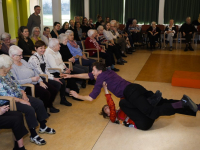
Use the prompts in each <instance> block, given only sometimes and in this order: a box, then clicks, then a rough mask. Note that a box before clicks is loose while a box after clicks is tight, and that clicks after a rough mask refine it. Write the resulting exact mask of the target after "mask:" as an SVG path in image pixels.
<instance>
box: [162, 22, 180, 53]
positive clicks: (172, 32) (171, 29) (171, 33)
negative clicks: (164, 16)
mask: <svg viewBox="0 0 200 150" xmlns="http://www.w3.org/2000/svg"><path fill="white" fill-rule="evenodd" d="M176 36H177V34H176V27H175V26H174V20H173V19H171V20H169V25H168V26H167V27H166V28H165V37H166V38H167V40H166V42H165V43H166V45H165V47H166V46H167V44H168V43H169V45H170V51H172V45H173V38H176Z"/></svg>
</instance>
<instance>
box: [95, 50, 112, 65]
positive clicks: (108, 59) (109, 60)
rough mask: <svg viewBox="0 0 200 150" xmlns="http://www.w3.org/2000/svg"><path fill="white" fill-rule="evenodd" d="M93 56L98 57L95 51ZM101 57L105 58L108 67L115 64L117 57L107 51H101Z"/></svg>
mask: <svg viewBox="0 0 200 150" xmlns="http://www.w3.org/2000/svg"><path fill="white" fill-rule="evenodd" d="M92 57H97V53H94V54H93V55H92ZM99 57H101V58H103V59H105V61H106V67H110V66H112V65H115V59H114V56H113V54H112V53H111V52H109V51H107V52H105V53H103V52H99Z"/></svg>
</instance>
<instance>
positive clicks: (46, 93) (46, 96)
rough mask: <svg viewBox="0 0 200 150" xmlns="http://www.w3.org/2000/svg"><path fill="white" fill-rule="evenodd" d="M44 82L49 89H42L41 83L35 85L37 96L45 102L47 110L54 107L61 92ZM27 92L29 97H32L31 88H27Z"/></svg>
mask: <svg viewBox="0 0 200 150" xmlns="http://www.w3.org/2000/svg"><path fill="white" fill-rule="evenodd" d="M43 82H44V84H46V85H47V87H48V88H47V89H45V88H43V87H41V86H40V85H39V83H37V84H35V85H34V86H35V96H36V97H39V98H40V99H41V100H42V101H43V102H44V106H45V108H47V107H48V108H50V107H52V106H53V102H54V100H55V98H56V95H57V93H58V91H59V90H58V89H56V88H55V87H54V86H53V85H52V84H49V83H47V82H46V81H43ZM25 91H26V93H27V95H31V88H29V87H27V88H26V89H25Z"/></svg>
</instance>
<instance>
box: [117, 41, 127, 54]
mask: <svg viewBox="0 0 200 150" xmlns="http://www.w3.org/2000/svg"><path fill="white" fill-rule="evenodd" d="M116 41H117V44H119V45H120V46H121V52H122V53H124V52H125V51H126V40H125V39H124V38H123V37H120V38H118V39H117V40H116Z"/></svg>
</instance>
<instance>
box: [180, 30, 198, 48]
mask: <svg viewBox="0 0 200 150" xmlns="http://www.w3.org/2000/svg"><path fill="white" fill-rule="evenodd" d="M178 34H179V36H178V35H177V36H178V37H179V38H180V44H179V45H180V48H181V47H182V40H185V38H183V37H182V33H181V32H179V33H178ZM195 34H196V33H195V32H194V34H193V37H192V41H193V42H192V43H191V44H192V45H194V40H195Z"/></svg>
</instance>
